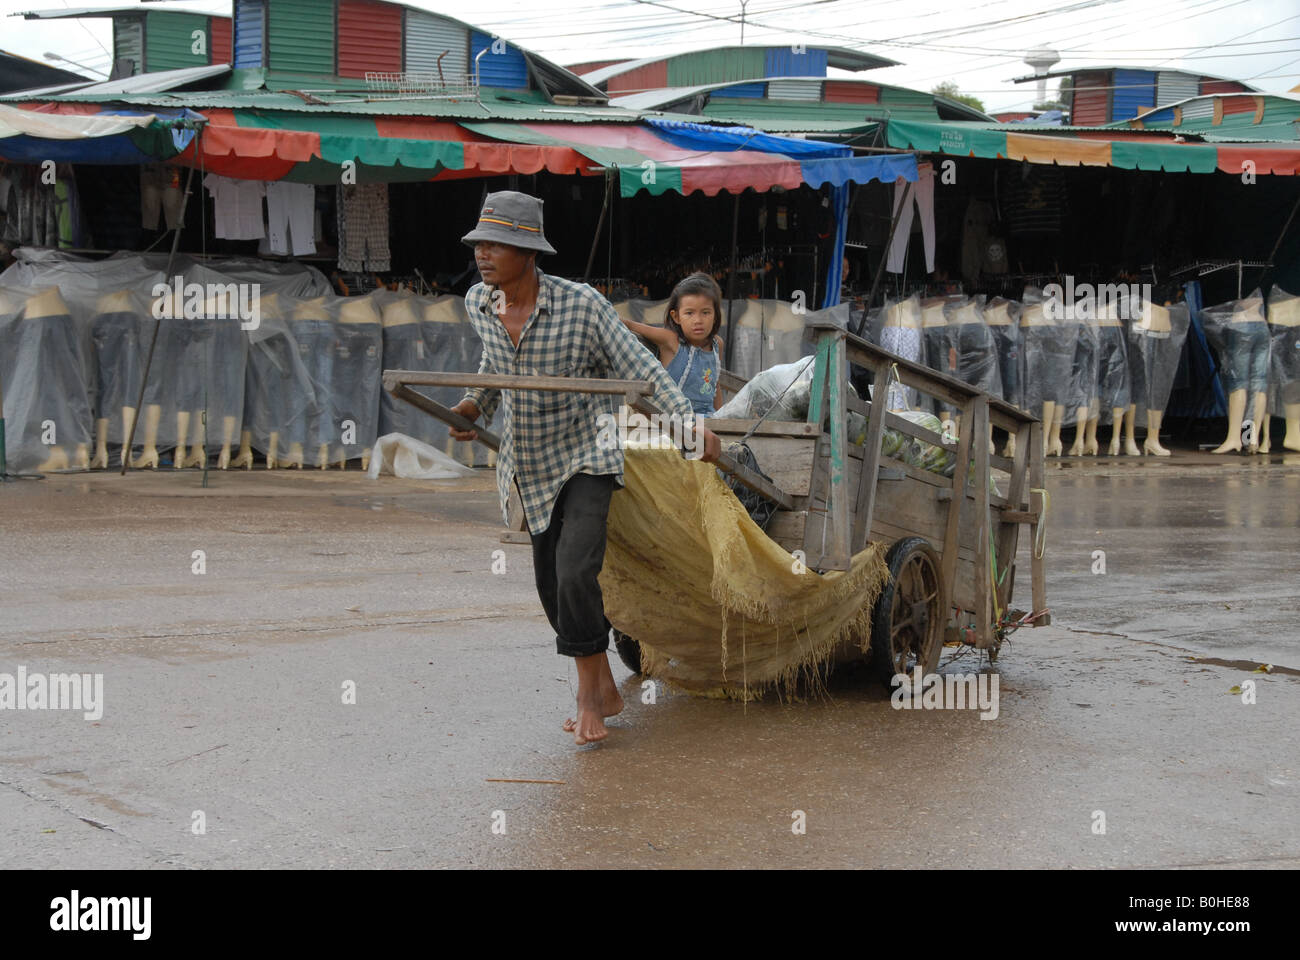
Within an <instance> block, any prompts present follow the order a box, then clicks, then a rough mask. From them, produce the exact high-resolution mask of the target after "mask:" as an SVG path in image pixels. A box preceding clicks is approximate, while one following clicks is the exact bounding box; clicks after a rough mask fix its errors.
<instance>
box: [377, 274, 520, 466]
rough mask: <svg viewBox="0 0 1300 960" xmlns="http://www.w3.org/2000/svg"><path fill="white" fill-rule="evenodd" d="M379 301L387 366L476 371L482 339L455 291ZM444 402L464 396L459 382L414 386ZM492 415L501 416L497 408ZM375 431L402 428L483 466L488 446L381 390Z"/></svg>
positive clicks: (408, 368)
mask: <svg viewBox="0 0 1300 960" xmlns="http://www.w3.org/2000/svg"><path fill="white" fill-rule="evenodd" d="M378 302H380V303H382V304H383V306H382V313H383V360H382V366H383V367H384V368H385V369H388V370H426V371H438V372H454V373H477V372H478V365H479V356H480V354H481V353H482V350H483V345H482V344H481V343H480V342H479V339H478V336H477V335H476V334H475V333H474V329H473V327H471V326H470V324H469V321H468V319H467V318H466V316H465V307H464V300H462V299H461V298H460V297H451V296H443V297H436V298H432V299H431V298H428V297H417V296H410V295H405V296H399V297H392V296H391V295H390V296H389V297H387V298H385V299H382V300H380V301H378ZM412 389H414V390H415V391H416V392H417V393H420V394H423V395H424V396H426V397H428V398H430V399H431V400H436V401H437V402H438V403H441V404H443V405H444V406H448V407H451V406H455V405H456V404H457V403H459V402H460V401H461V398H463V397H464V396H465V391H464V390H463V389H462V388H460V387H413V388H412ZM496 416H497V418H498V420H499V418H500V417H501V416H503V414H502V413H501V412H499V411H498V413H497V415H496ZM379 433H380V434H381V435H383V434H389V433H402V434H405V435H407V436H409V437H414V438H416V439H418V440H422V441H424V442H425V443H427V444H429V445H431V446H433V447H436V448H438V449H439V450H443V451H445V452H446V453H448V455H450V456H453V457H455V458H456V459H457V460H458V461H460V462H461V463H466V464H469V465H472V466H484V465H486V464H487V462H488V457H489V451H488V449H487V448H486V447H485V446H483V445H482V444H480V443H458V442H457V441H454V440H452V439H451V434H450V432H449V430H448V428H447V425H446V424H445V423H443V422H442V421H441V420H438V419H437V418H435V417H431V416H429V415H428V414H427V413H424V412H423V411H421V410H418V409H416V408H415V407H413V406H411V405H410V404H409V403H407V402H405V401H404V400H397V399H395V398H394V397H393V395H392V394H390V393H388V392H387V391H386V390H385V391H382V392H381V394H380V397H379Z"/></svg>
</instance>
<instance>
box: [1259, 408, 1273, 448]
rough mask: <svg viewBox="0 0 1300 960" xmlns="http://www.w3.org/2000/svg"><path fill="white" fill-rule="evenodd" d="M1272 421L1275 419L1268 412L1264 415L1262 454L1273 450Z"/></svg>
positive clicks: (1261, 437)
mask: <svg viewBox="0 0 1300 960" xmlns="http://www.w3.org/2000/svg"><path fill="white" fill-rule="evenodd" d="M1272 420H1273V418H1272V417H1271V416H1269V415H1268V413H1267V412H1266V413H1265V414H1264V429H1263V430H1261V431H1260V433H1261V434H1262V435H1261V436H1260V438H1259V452H1260V453H1268V452H1269V450H1271V449H1272V442H1271V441H1270V439H1269V427H1270V426H1271V425H1272Z"/></svg>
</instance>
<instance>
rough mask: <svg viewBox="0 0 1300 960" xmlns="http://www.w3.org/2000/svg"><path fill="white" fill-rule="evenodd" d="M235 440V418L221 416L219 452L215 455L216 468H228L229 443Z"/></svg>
mask: <svg viewBox="0 0 1300 960" xmlns="http://www.w3.org/2000/svg"><path fill="white" fill-rule="evenodd" d="M234 442H235V418H234V417H222V418H221V452H220V453H219V454H218V455H217V469H218V470H229V469H230V445H231V444H232V443H234Z"/></svg>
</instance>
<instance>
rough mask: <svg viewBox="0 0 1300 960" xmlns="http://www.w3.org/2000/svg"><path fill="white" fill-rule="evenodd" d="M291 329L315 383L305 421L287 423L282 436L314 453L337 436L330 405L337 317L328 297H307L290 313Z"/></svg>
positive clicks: (312, 381) (304, 363)
mask: <svg viewBox="0 0 1300 960" xmlns="http://www.w3.org/2000/svg"><path fill="white" fill-rule="evenodd" d="M289 328H290V330H291V331H292V334H293V340H294V343H295V345H296V346H297V347H298V355H299V358H300V360H301V361H302V366H303V369H304V370H305V371H306V372H307V376H308V378H309V379H310V380H311V383H312V399H311V403H309V404H308V406H307V408H306V410H305V411H304V413H305V416H304V417H303V419H302V420H295V421H294V422H292V423H290V424H287V430H285V432H283V433H281V435H280V439H281V440H284V441H286V442H288V443H297V444H301V445H302V446H303V447H304V449H305V450H306V453H307V455H308V456H312V455H313V454H315V452H316V451H317V450H318V449H319V447H320V446H321V444H326V445H328V444H329V443H330V442H331V441H332V440H335V439H337V437H338V434H337V430H336V425H337V422H338V421H337V420H336V419H335V417H334V411H333V409H332V407H331V398H332V395H333V390H332V387H333V384H334V356H335V339H334V318H333V317H331V316H330V313H329V311H328V310H327V309H326V307H325V298H324V297H319V298H315V299H312V300H306V301H303V302H301V303H299V304H298V305H297V306H296V307H294V309H293V312H292V313H290V314H289Z"/></svg>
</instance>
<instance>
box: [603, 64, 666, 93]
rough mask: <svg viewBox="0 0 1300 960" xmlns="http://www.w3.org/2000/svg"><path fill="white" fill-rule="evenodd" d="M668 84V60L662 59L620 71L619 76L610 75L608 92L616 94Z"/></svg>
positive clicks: (662, 86)
mask: <svg viewBox="0 0 1300 960" xmlns="http://www.w3.org/2000/svg"><path fill="white" fill-rule="evenodd" d="M666 86H668V61H667V60H660V61H659V62H658V63H651V64H647V65H646V66H644V67H637V68H636V69H635V70H629V71H628V72H627V73H620V74H619V75H618V76H617V77H610V78H609V84H608V93H609V95H610V96H614V95H615V94H616V93H634V92H637V91H640V90H660V89H662V88H664V87H666Z"/></svg>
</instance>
